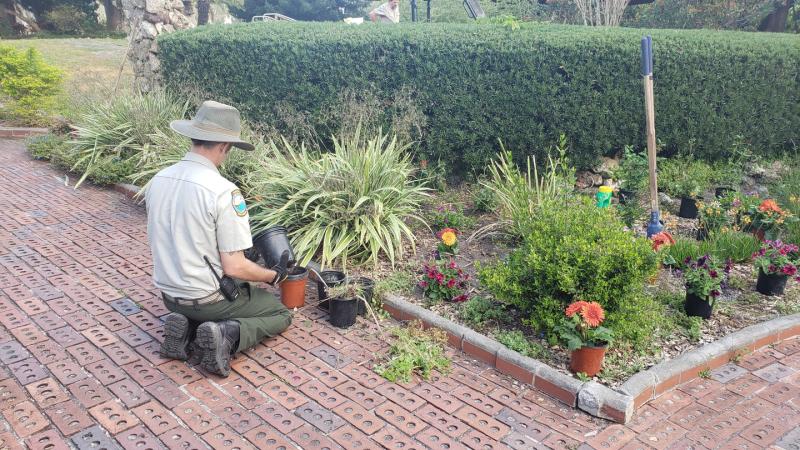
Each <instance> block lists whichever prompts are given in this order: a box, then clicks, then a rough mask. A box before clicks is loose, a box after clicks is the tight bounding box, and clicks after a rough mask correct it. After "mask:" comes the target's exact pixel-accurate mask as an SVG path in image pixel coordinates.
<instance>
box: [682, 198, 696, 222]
mask: <svg viewBox="0 0 800 450" xmlns="http://www.w3.org/2000/svg"><path fill="white" fill-rule="evenodd" d="M678 217H683V218H684V219H697V200H695V199H693V198H689V197H683V198H681V209H680V210H679V211H678Z"/></svg>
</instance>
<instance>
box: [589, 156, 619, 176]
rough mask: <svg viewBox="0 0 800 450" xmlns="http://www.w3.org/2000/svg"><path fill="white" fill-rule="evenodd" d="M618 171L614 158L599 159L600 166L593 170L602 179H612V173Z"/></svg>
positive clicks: (617, 161)
mask: <svg viewBox="0 0 800 450" xmlns="http://www.w3.org/2000/svg"><path fill="white" fill-rule="evenodd" d="M617 169H619V160H618V159H614V158H607V157H603V158H600V166H598V167H597V169H595V172H597V173H598V174H599V175H600V176H602V177H603V178H606V179H608V178H614V171H615V170H617Z"/></svg>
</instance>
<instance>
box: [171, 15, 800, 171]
mask: <svg viewBox="0 0 800 450" xmlns="http://www.w3.org/2000/svg"><path fill="white" fill-rule="evenodd" d="M644 34H652V36H653V46H654V54H655V56H654V58H655V79H656V88H655V93H656V130H657V136H658V138H659V140H660V141H662V142H663V144H664V148H665V149H666V150H667V151H677V150H692V151H693V152H694V154H695V155H701V156H707V157H710V158H718V157H724V156H726V155H727V152H728V149H729V148H731V145H732V143H733V142H734V139H735V137H736V135H742V136H743V137H744V139H745V141H747V142H749V143H750V144H752V145H753V146H754V148H755V149H756V151H758V152H761V153H762V154H770V153H774V152H778V151H781V150H784V149H787V148H790V147H791V145H792V142H794V143H797V142H799V141H800V39H798V38H797V36H793V35H777V34H759V33H739V32H714V31H685V30H637V29H624V28H611V29H609V28H590V27H578V26H557V25H540V24H523V25H522V26H521V27H520V28H519V29H516V30H514V29H511V28H510V27H506V26H503V25H495V24H404V25H399V26H378V25H373V24H365V25H361V26H348V25H344V24H338V23H293V24H289V23H249V24H238V25H226V26H207V27H201V28H198V29H194V30H190V31H184V32H178V33H174V34H170V35H165V36H163V37H161V38H160V39H159V46H160V57H161V61H162V66H163V73H164V77H165V81H166V83H167V85H168V86H169V87H171V88H185V87H187V86H192V87H193V88H200V89H201V90H203V91H205V92H206V93H207V95H210V96H215V97H218V98H222V99H225V100H227V101H231V102H233V103H234V104H236V105H237V106H238V107H239V108H241V109H242V110H243V112H244V113H245V115H246V116H247V117H248V118H249V119H250V120H254V121H263V122H269V121H271V120H273V118H274V117H275V114H276V108H277V106H278V105H279V104H280V103H281V102H288V103H290V104H292V105H294V106H295V107H296V108H297V109H298V110H300V111H305V112H311V113H313V112H314V111H319V110H320V109H321V108H324V107H326V106H330V105H335V102H336V101H337V98H338V96H339V94H340V93H341V92H342V91H343V90H355V91H359V90H369V91H372V92H378V93H379V94H380V95H381V96H382V97H383V98H387V99H388V98H391V96H392V95H393V94H394V93H395V92H397V91H399V90H400V89H402V88H411V89H412V90H413V91H415V92H416V95H417V99H416V100H417V101H418V102H419V106H420V107H421V109H422V111H423V112H424V113H425V115H426V116H427V125H426V127H427V129H426V130H425V135H424V138H423V142H421V143H420V145H421V147H422V149H423V150H424V151H425V152H426V153H428V154H429V155H430V156H431V157H432V158H434V159H435V158H437V157H440V158H442V159H443V160H445V161H447V162H450V163H453V164H452V168H453V170H454V171H455V172H465V171H468V170H471V169H478V170H482V168H483V167H484V165H485V163H486V161H487V160H488V159H489V158H490V157H491V156H493V155H494V154H495V153H496V151H497V150H498V148H499V146H498V138H500V139H502V140H503V142H504V143H505V145H506V148H509V149H512V150H513V151H514V155H515V157H517V158H524V157H525V155H526V154H532V153H535V154H538V155H542V153H543V152H544V150H545V149H546V148H547V147H549V146H550V145H552V144H553V143H555V142H556V140H557V138H558V135H559V134H560V133H566V134H567V136H568V137H569V139H570V141H571V144H572V154H571V156H572V157H573V161H574V162H575V163H576V164H578V165H579V166H588V165H591V164H592V163H593V162H595V161H596V159H597V157H598V156H599V155H602V154H606V153H609V152H612V151H615V150H619V149H621V148H622V146H623V145H625V144H635V145H638V146H641V145H643V142H644V125H643V124H644V118H643V116H644V114H643V110H644V106H643V94H642V85H641V75H640V68H639V51H640V50H639V49H640V46H639V40H640V38H641V37H642V35H644Z"/></svg>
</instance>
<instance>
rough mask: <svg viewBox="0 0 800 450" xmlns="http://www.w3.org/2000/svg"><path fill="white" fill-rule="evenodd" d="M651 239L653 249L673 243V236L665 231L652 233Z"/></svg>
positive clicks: (656, 249)
mask: <svg viewBox="0 0 800 450" xmlns="http://www.w3.org/2000/svg"><path fill="white" fill-rule="evenodd" d="M652 239H653V250H654V251H659V250H660V249H661V247H663V246H670V245H675V238H673V237H672V235H671V234H669V233H668V232H666V231H662V232H660V233H656V234H655V235H653V237H652Z"/></svg>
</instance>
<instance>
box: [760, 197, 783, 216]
mask: <svg viewBox="0 0 800 450" xmlns="http://www.w3.org/2000/svg"><path fill="white" fill-rule="evenodd" d="M758 210H759V211H761V212H776V213H778V214H781V213H783V210H782V209H781V208H780V207H779V206H778V204H777V203H775V200H772V199H767V200H764V201H763V202H761V205H759V206H758Z"/></svg>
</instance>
